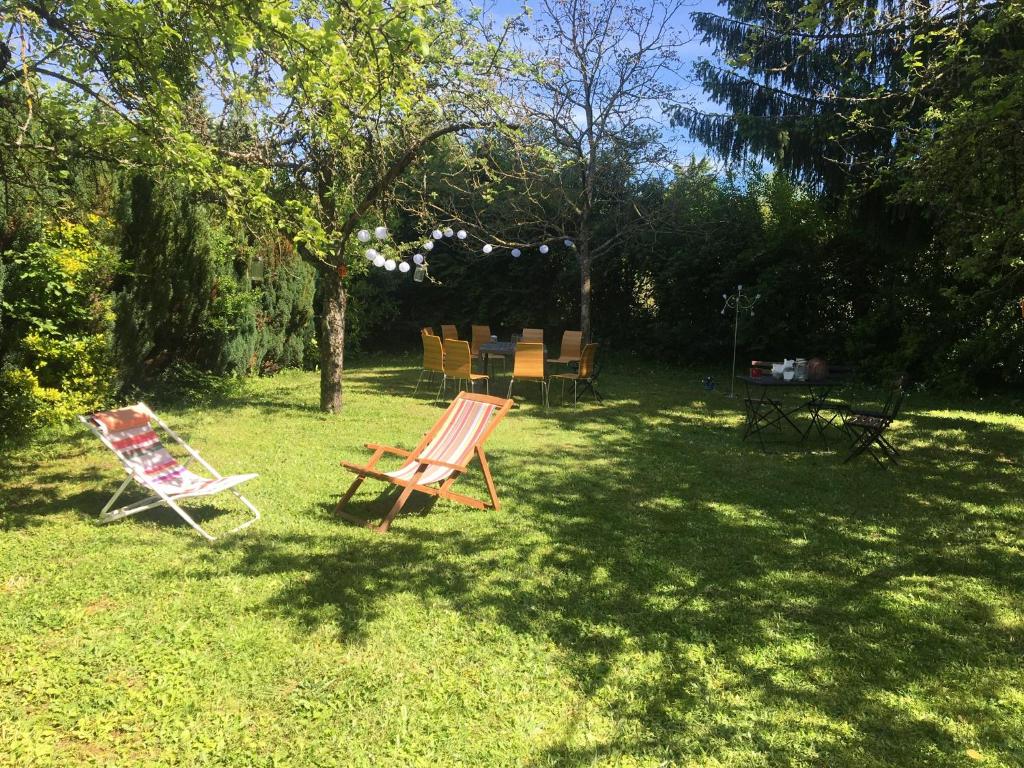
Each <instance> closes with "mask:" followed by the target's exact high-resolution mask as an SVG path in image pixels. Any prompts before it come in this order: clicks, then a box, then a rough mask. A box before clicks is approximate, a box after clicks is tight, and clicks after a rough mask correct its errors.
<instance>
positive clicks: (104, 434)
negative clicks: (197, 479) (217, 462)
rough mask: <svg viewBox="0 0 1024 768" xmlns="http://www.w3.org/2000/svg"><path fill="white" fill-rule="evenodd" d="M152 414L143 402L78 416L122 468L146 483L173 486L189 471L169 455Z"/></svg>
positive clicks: (186, 476) (182, 479)
mask: <svg viewBox="0 0 1024 768" xmlns="http://www.w3.org/2000/svg"><path fill="white" fill-rule="evenodd" d="M155 418H156V417H155V416H154V415H153V412H152V411H150V410H149V408H148V407H147V406H146V404H145V403H138V404H137V405H131V406H128V407H126V408H118V409H117V410H115V411H97V412H96V413H93V414H90V415H89V416H85V417H83V418H82V420H83V421H85V423H86V424H88V425H89V426H90V427H91V428H92V429H93V431H94V432H96V434H98V435H99V436H100V439H101V440H102V441H103V442H104V444H105V445H106V446H107V447H108V448H110V450H112V451H113V452H114V453H115V454H116V455H117V457H118V458H119V459H120V460H121V462H122V463H123V464H124V465H125V467H126V468H127V469H129V470H131V471H132V473H133V474H134V475H135V476H136V477H137V478H138V479H139V480H140V481H142V482H143V483H145V484H147V485H162V486H166V485H171V486H173V485H175V484H178V483H181V482H182V481H185V480H187V479H191V478H192V477H194V476H193V474H192V473H191V472H189V471H188V470H187V469H186V468H185V467H184V465H183V464H181V463H180V462H179V461H178V460H177V459H176V458H174V457H173V456H171V454H170V452H168V450H167V448H165V447H164V444H163V443H162V442H161V440H160V436H159V435H157V433H156V431H155V430H154V429H153V424H152V423H151V420H153V419H155Z"/></svg>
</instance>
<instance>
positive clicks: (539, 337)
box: [522, 328, 544, 344]
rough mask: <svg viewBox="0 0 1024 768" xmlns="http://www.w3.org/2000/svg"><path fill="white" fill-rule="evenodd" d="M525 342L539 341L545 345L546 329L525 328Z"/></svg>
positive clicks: (523, 338)
mask: <svg viewBox="0 0 1024 768" xmlns="http://www.w3.org/2000/svg"><path fill="white" fill-rule="evenodd" d="M522 340H523V341H539V342H540V343H541V344H543V343H544V329H543V328H523V337H522Z"/></svg>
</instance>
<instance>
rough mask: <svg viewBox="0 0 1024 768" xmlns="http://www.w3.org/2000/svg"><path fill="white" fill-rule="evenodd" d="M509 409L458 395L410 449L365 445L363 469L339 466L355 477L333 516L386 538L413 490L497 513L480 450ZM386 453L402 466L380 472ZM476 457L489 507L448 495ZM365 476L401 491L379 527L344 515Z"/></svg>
mask: <svg viewBox="0 0 1024 768" xmlns="http://www.w3.org/2000/svg"><path fill="white" fill-rule="evenodd" d="M511 407H512V401H511V400H503V399H502V398H500V397H491V396H490V395H475V394H471V393H467V392H460V393H459V395H458V396H457V397H456V398H455V399H454V400H452V402H451V405H449V406H448V409H447V410H446V411H445V412H444V415H443V416H442V417H441V418H440V419H438V421H437V423H436V424H434V426H433V427H432V428H431V429H430V431H429V432H427V434H426V435H424V436H423V439H422V440H420V443H419V445H417V446H416V447H415V448H414V449H413V450H411V451H404V450H402V449H400V448H391V447H389V446H386V445H378V444H377V443H367V444H366V447H367V448H369V449H370V450H371V451H373V456H371V457H370V461H369V462H368V463H367V464H366V465H365V466H360V465H358V464H351V463H349V462H347V461H343V462H341V466H343V467H345V469H347V470H349V471H350V472H354V473H355V474H356V478H355V480H353V481H352V485H350V486H349V489H348V490H347V491H345V495H344V496H342V497H341V499H340V500H339V501H338V506H337V507H336V510H337V513H338V514H339V515H340V516H341V517H343V518H345V519H346V520H349V521H351V522H354V523H359V524H360V525H365V526H367V527H369V528H372V529H373V530H374V531H376V532H377V533H384V532H385V531H387V529H388V528H389V527H390V526H391V522H392V521H393V520H394V519H395V516H396V515H397V514H398V513H399V512H401V511H402V507H404V506H405V503H406V502H407V501H408V500H409V497H410V496H411V495H412V492H413V491H419V492H420V493H426V494H428V495H431V496H438V497H440V498H442V499H451V500H452V501H457V502H459V503H460V504H466V505H467V506H470V507H473V508H474V509H487V508H488V507H490V508H491V509H494V510H498V509H500V508H501V505H500V503H499V502H498V492H497V490H495V487H494V478H492V477H491V469H490V466H488V464H487V456H486V455H485V454H484V447H483V446H484V443H485V442H486V441H487V438H488V437H490V434H491V432H493V431H494V428H495V427H497V426H498V424H499V422H501V420H502V419H503V418H505V414H507V413H508V411H509V408H511ZM385 453H390V454H394V455H396V456H403V457H405V459H406V462H405V463H404V464H403V465H402V466H401V467H400V468H399V469H396V470H394V471H393V472H382V471H381V470H379V469H377V462H378V461H380V459H381V457H382V456H383V455H384V454H385ZM474 453H475V454H476V456H477V458H478V459H479V460H480V468H481V469H482V470H483V473H484V480H485V481H486V482H487V491H488V493H490V496H491V501H490V503H489V504H488V503H487V502H484V501H480V500H479V499H474V498H471V497H469V496H463V495H462V494H459V493H455V492H454V491H452V490H451V487H452V485H454V484H455V481H456V480H458V479H459V477H461V476H462V475H463V474H464V473H465V472H466V470H467V465H468V464H469V462H470V461H471V460H472V458H473V454H474ZM367 477H372V478H374V479H376V480H383V481H384V482H387V483H394V484H395V485H398V486H401V488H402V492H401V493H400V494H399V496H398V498H397V499H396V500H395V503H394V505H393V506H392V507H391V511H390V512H388V513H387V515H385V516H384V519H383V520H382V521H381V523H380V525H378V526H373V525H371V524H370V523H369V522H368V521H366V520H363V519H362V518H359V517H356V516H355V515H350V514H348V513H347V512H344V511H342V510H343V508H344V506H345V504H347V503H348V501H349V499H351V498H352V496H353V494H355V492H356V490H357V489H358V488H359V486H360V485H361V484H362V482H363V480H365V479H366V478H367Z"/></svg>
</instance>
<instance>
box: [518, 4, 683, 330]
mask: <svg viewBox="0 0 1024 768" xmlns="http://www.w3.org/2000/svg"><path fill="white" fill-rule="evenodd" d="M685 7H686V3H685V2H684V1H683V0H653V1H652V2H649V3H644V4H637V3H633V2H629V1H628V0H600V1H599V2H589V1H588V0H541V2H540V4H539V8H538V13H537V18H538V19H539V21H538V23H537V24H536V25H534V26H533V27H532V28H531V29H530V30H529V32H528V40H524V41H521V43H520V45H521V47H522V48H523V50H524V55H525V57H526V59H527V60H528V61H530V62H532V64H533V65H534V70H533V71H534V72H535V73H536V77H535V78H534V79H532V80H528V81H526V82H521V83H520V84H519V87H520V93H521V94H522V98H521V100H520V104H519V116H520V117H521V119H522V121H523V123H524V125H526V126H529V128H528V130H527V131H526V132H525V134H524V135H525V136H526V137H527V140H528V141H531V142H533V143H534V145H538V144H539V145H540V146H542V147H543V148H544V149H545V153H544V154H543V155H541V156H540V158H539V160H538V162H537V163H536V164H535V165H534V166H533V167H532V168H527V169H525V170H526V173H527V176H529V175H531V174H532V173H536V172H539V173H541V174H542V175H544V176H547V177H548V178H550V179H554V180H555V181H556V182H557V183H556V184H553V185H551V186H550V188H549V189H546V190H545V194H544V196H543V197H544V199H543V200H539V201H538V200H536V199H535V198H533V199H532V202H534V203H540V204H541V205H540V207H541V208H542V210H543V212H544V213H545V215H548V216H549V217H550V218H549V219H548V220H547V222H545V224H546V226H547V228H548V231H547V232H542V234H543V235H544V236H547V237H552V236H558V237H561V236H563V235H567V236H568V237H569V239H570V240H571V241H572V242H573V243H574V247H575V255H576V262H577V264H578V266H579V280H580V324H581V329H582V331H583V334H584V337H585V338H590V337H591V330H592V315H593V308H592V306H591V295H592V290H593V287H592V284H591V281H592V274H593V265H594V261H595V260H596V259H599V258H601V257H602V256H604V255H606V254H608V253H611V252H612V251H613V250H614V249H615V248H616V247H617V246H618V245H619V244H620V243H622V242H623V241H624V240H627V239H628V238H629V237H630V236H631V235H632V234H633V233H635V231H636V227H637V226H638V225H642V224H643V223H644V221H645V216H644V214H643V213H642V212H641V211H640V210H639V209H637V208H636V206H634V205H633V204H632V203H633V201H634V200H635V197H634V196H633V195H631V194H630V192H629V190H630V185H631V184H632V183H637V182H640V181H642V180H643V179H644V178H645V177H646V176H649V175H651V174H660V173H663V172H665V171H666V170H667V169H668V167H669V166H670V160H671V153H670V151H669V150H668V148H667V147H666V145H665V143H664V142H663V140H662V131H661V124H660V117H661V111H660V107H661V105H663V104H666V103H671V102H673V101H677V100H678V98H679V93H680V90H679V83H680V81H679V78H678V70H679V66H680V59H679V49H680V47H681V45H682V44H683V42H684V39H683V37H682V34H681V32H680V29H679V27H678V23H679V22H680V21H681V19H680V16H681V15H682V12H683V9H684V8H685ZM525 201H526V202H531V198H530V197H527V198H525ZM532 207H533V208H534V209H536V208H537V206H536V205H534V206H532ZM534 216H535V217H536V218H538V219H540V215H538V214H537V213H536V212H535V214H534ZM599 221H605V222H608V221H614V222H615V224H616V227H615V228H614V231H612V232H610V233H608V234H607V235H606V236H605V237H603V238H601V239H600V240H598V239H597V238H596V236H595V235H596V229H597V224H598V222H599Z"/></svg>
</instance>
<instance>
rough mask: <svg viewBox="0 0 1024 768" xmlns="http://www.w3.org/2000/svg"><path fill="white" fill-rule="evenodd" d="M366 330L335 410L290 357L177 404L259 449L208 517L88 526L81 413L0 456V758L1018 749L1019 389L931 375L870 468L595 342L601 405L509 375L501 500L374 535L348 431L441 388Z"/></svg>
mask: <svg viewBox="0 0 1024 768" xmlns="http://www.w3.org/2000/svg"><path fill="white" fill-rule="evenodd" d="M377 362H378V363H379V364H374V365H367V366H364V367H358V368H355V369H353V370H352V371H351V372H350V373H349V376H348V378H347V379H346V387H347V389H346V398H347V402H346V406H345V411H344V413H342V414H341V415H340V416H337V417H329V416H324V415H323V414H320V413H319V412H318V411H317V410H316V402H317V390H316V387H317V380H316V376H315V375H314V374H306V373H299V372H287V371H286V372H283V373H282V374H280V375H278V376H275V377H273V378H269V379H262V380H257V381H255V382H253V384H252V385H251V386H250V387H249V388H248V390H247V391H246V392H245V393H244V395H242V396H239V397H237V398H236V399H235V400H231V401H227V402H223V403H221V404H220V405H218V406H216V407H196V408H187V407H186V408H172V409H164V410H162V412H163V413H164V414H165V416H166V417H167V419H168V421H169V422H170V423H171V424H172V426H174V427H176V428H180V429H181V430H182V431H183V432H185V433H187V434H188V437H189V439H190V440H191V442H192V443H193V444H195V445H196V446H197V447H198V448H199V449H200V450H201V451H202V452H203V454H204V456H206V457H208V458H209V459H210V460H211V461H212V462H213V463H214V464H215V466H218V468H220V469H222V471H225V472H235V471H258V472H260V475H261V476H260V478H259V479H258V480H256V481H254V482H252V483H250V484H249V487H248V488H247V495H248V496H249V497H250V498H251V499H252V500H253V501H254V502H256V503H257V504H258V505H259V506H260V507H261V508H262V510H263V511H264V514H265V517H264V519H263V520H261V521H260V523H258V524H257V525H256V526H255V527H253V528H251V529H249V530H248V531H246V532H245V533H244V534H243V535H241V536H237V537H233V538H227V539H224V540H223V541H222V542H218V543H217V544H215V545H212V546H211V545H208V544H206V543H204V542H202V541H201V540H199V539H198V538H197V537H195V536H194V534H193V533H192V532H191V530H190V529H188V528H187V527H185V526H183V525H180V524H179V523H177V522H176V520H175V518H174V517H173V516H172V515H169V514H166V513H164V512H151V513H146V514H145V515H142V516H140V517H139V518H137V519H133V520H128V521H125V522H122V523H118V524H114V525H109V526H103V527H100V526H96V525H95V524H94V521H95V516H96V513H97V512H98V510H99V508H100V507H101V506H102V504H103V502H104V501H105V499H106V498H107V496H108V495H109V494H110V493H111V492H113V490H114V488H115V487H116V485H117V483H118V482H119V480H120V478H119V470H118V469H117V466H116V464H115V463H114V460H113V458H112V457H110V456H109V455H107V454H105V453H104V451H103V450H102V448H101V447H100V446H98V445H95V444H93V442H92V441H91V439H90V436H88V435H84V434H81V433H78V432H70V433H68V435H67V436H65V437H62V438H60V439H59V440H58V441H55V442H52V443H51V444H40V445H38V446H35V447H32V448H30V449H27V450H24V451H20V452H18V453H16V454H13V455H10V456H8V457H6V461H5V463H4V465H3V467H2V469H0V510H2V515H3V517H2V520H3V530H2V533H0V563H2V564H3V569H4V570H3V572H2V573H0V745H3V748H2V749H0V765H2V766H12V767H13V766H18V768H21V766H36V765H38V766H69V765H70V766H76V765H167V766H171V765H196V766H252V765H255V766H263V765H266V766H271V765H276V766H282V765H284V766H291V765H294V766H307V765H322V766H330V765H337V766H348V765H416V764H422V765H456V764H462V765H474V766H475V765H510V766H512V765H515V766H518V765H532V766H553V765H615V766H632V765H636V766H660V765H682V766H687V765H692V766H709V765H720V766H726V765H728V766H743V767H744V768H746V766H758V765H792V766H796V765H803V766H822V765H828V766H857V767H858V768H859V767H860V766H890V765H892V766H895V765H899V766H903V765H937V766H960V765H964V764H978V765H1006V766H1010V765H1015V764H1020V763H1021V762H1022V760H1024V745H1022V741H1021V736H1020V734H1021V733H1024V696H1022V694H1021V691H1022V690H1024V680H1022V675H1021V672H1020V670H1021V662H1020V659H1021V658H1024V589H1022V587H1024V575H1022V574H1024V570H1022V569H1021V567H1020V564H1021V563H1022V562H1024V543H1022V539H1021V536H1020V531H1021V530H1022V528H1024V525H1022V523H1024V501H1022V499H1024V482H1022V481H1024V478H1022V475H1021V471H1020V463H1019V459H1018V457H1019V456H1021V455H1022V448H1024V434H1021V430H1020V429H1019V427H1018V425H1019V424H1020V423H1021V417H1019V416H1017V415H1016V414H1009V413H1007V414H1000V413H998V412H996V411H984V412H980V411H975V410H972V409H971V406H970V405H969V404H962V406H958V407H957V408H950V407H948V406H947V404H944V403H942V402H940V401H934V402H933V401H932V400H931V399H929V398H928V397H927V396H922V395H915V396H914V397H913V398H911V404H910V406H909V408H908V410H907V412H906V416H905V419H904V420H902V421H901V422H900V423H899V425H898V428H897V429H896V430H895V431H894V433H893V439H894V440H895V441H896V442H897V445H898V447H899V448H900V449H901V451H902V452H903V457H902V465H901V466H900V467H898V468H897V467H893V468H891V469H890V470H889V471H886V470H883V469H880V468H879V467H877V466H876V465H875V464H874V462H872V461H870V460H869V459H867V458H866V457H862V459H860V460H857V461H854V462H851V463H850V464H843V463H842V458H843V456H844V455H845V444H844V442H843V440H842V437H841V435H839V433H838V432H836V431H834V430H833V431H832V433H831V434H830V435H829V442H828V443H827V444H826V443H824V442H823V441H820V440H818V439H817V438H812V439H809V440H808V442H807V443H805V444H801V443H800V442H799V440H787V439H785V436H784V435H783V436H780V437H779V439H776V440H773V441H772V442H771V443H770V444H769V445H768V446H767V447H768V450H767V451H762V450H761V449H760V447H759V446H758V444H757V443H756V441H754V440H749V441H746V442H744V441H742V440H741V434H742V424H743V415H742V411H741V408H742V403H741V402H738V401H734V400H729V399H727V398H724V397H722V396H721V395H718V394H717V393H708V392H705V391H704V390H703V389H702V388H701V387H700V384H699V381H700V376H698V375H695V374H694V373H693V372H682V373H681V372H678V371H671V370H667V369H663V370H659V371H656V372H651V371H643V372H642V373H636V374H630V373H627V372H625V371H624V370H621V369H620V370H616V368H615V367H612V368H610V369H609V370H608V371H607V372H606V374H605V375H604V379H603V386H602V389H603V391H604V392H605V394H606V396H607V402H606V403H605V404H604V405H603V406H602V405H596V404H593V403H590V402H588V403H584V404H582V405H580V406H579V407H577V408H572V407H564V408H558V407H552V408H548V409H544V408H542V407H540V406H539V405H538V404H537V403H536V402H535V401H533V400H531V399H530V397H529V396H530V395H531V394H533V393H531V392H529V391H526V392H525V394H526V395H527V399H526V402H525V403H524V404H522V405H521V406H520V407H518V408H516V409H515V410H513V412H512V413H511V414H510V416H509V417H508V418H507V419H506V421H505V422H504V423H503V424H502V425H501V426H500V427H499V429H498V430H497V431H496V432H495V434H494V435H493V437H492V438H491V440H490V441H489V442H488V445H487V449H488V455H489V457H490V460H491V466H492V470H493V472H494V475H495V479H496V482H497V484H498V491H499V494H500V496H501V499H502V502H503V507H502V510H501V511H500V512H497V513H496V512H493V511H489V510H482V511H480V510H472V509H468V508H466V507H463V506H459V505H458V504H454V503H451V502H446V501H440V502H437V503H435V504H424V505H420V506H419V507H418V508H417V509H416V510H415V511H414V513H413V514H410V515H405V516H402V517H399V519H398V520H397V522H396V524H395V526H394V529H393V530H392V532H391V533H390V534H388V535H387V536H383V537H381V536H375V535H373V534H370V533H368V532H367V531H365V530H362V529H359V528H355V527H352V526H348V525H344V524H341V523H340V522H339V521H338V520H337V519H336V518H335V517H334V516H333V513H332V506H333V503H334V501H335V500H336V499H337V497H338V495H339V494H340V493H341V491H342V490H343V488H344V486H345V485H346V484H347V482H348V478H347V477H345V476H344V475H343V473H342V471H341V469H340V468H339V466H338V462H339V461H340V460H341V459H343V458H344V459H360V458H365V457H366V456H367V455H368V454H367V452H366V450H365V448H364V447H363V443H365V442H367V441H381V442H386V443H391V444H394V445H400V446H412V445H414V444H415V443H416V441H417V440H418V439H419V437H420V436H421V435H422V434H423V432H424V431H425V430H426V429H427V428H428V427H429V426H430V425H431V424H432V423H433V422H434V420H436V418H437V416H438V415H439V413H440V412H441V411H440V409H439V408H438V407H437V406H434V405H433V404H431V402H430V399H429V396H427V397H424V396H417V397H412V396H411V393H412V387H413V383H414V382H415V370H414V368H413V367H412V364H411V361H405V360H383V361H377ZM870 395H871V393H867V395H866V397H870ZM979 414H980V415H981V416H982V418H979ZM1006 425H1012V426H1010V427H1006ZM465 489H466V490H468V492H469V493H483V492H484V488H483V483H482V481H481V480H480V478H479V475H471V476H469V477H467V478H466V482H465ZM384 490H386V489H385V487H384V486H383V485H382V484H379V483H373V482H372V481H368V482H367V483H366V484H365V485H364V487H363V489H362V490H361V491H360V493H359V494H357V496H356V498H355V499H354V500H353V504H354V505H356V506H357V507H358V508H359V511H360V513H361V514H372V513H374V512H376V513H378V514H382V513H383V511H384V510H385V509H386V507H387V504H388V498H380V497H379V496H380V494H381V492H382V491H384ZM197 506H198V507H199V511H198V515H199V516H200V517H204V519H209V520H210V524H211V526H216V525H220V524H221V523H222V522H223V523H224V524H225V525H227V523H228V522H229V521H228V519H227V517H226V516H219V513H218V510H219V507H218V506H216V505H213V506H209V507H206V506H204V505H197Z"/></svg>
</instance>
